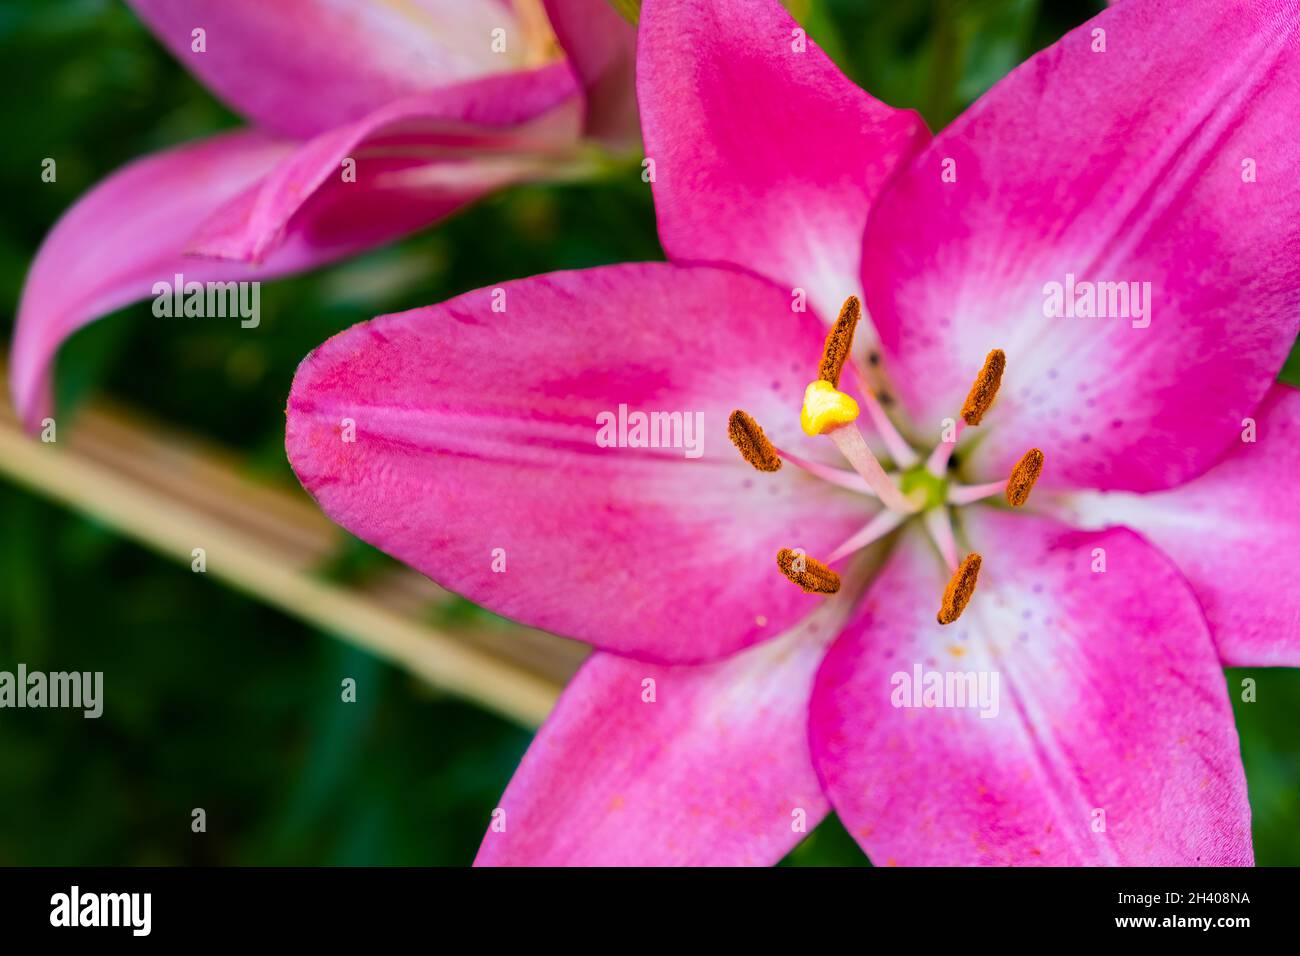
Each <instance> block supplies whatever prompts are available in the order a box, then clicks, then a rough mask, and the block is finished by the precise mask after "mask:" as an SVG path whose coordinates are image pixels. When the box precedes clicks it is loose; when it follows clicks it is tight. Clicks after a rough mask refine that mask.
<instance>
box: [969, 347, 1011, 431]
mask: <svg viewBox="0 0 1300 956" xmlns="http://www.w3.org/2000/svg"><path fill="white" fill-rule="evenodd" d="M1006 367H1007V356H1006V353H1005V352H1003V351H1002V350H1001V349H994V350H993V351H992V352H990V353H989V354H988V357H987V358H985V359H984V367H983V368H982V369H980V374H979V378H977V379H975V384H974V385H972V386H971V387H970V394H968V395H967V396H966V404H964V405H962V407H961V417H962V418H963V419H964V420H965V422H966V424H967V425H978V424H979V423H980V421H981V420H982V419H983V418H984V414H985V413H986V412H987V411H988V410H989V407H990V406H991V405H992V404H993V399H995V398H997V395H998V386H999V385H1001V384H1002V373H1003V371H1005V370H1006Z"/></svg>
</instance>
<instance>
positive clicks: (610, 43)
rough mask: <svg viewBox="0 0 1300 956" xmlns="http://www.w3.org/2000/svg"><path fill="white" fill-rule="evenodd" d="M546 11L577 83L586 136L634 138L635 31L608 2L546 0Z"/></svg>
mask: <svg viewBox="0 0 1300 956" xmlns="http://www.w3.org/2000/svg"><path fill="white" fill-rule="evenodd" d="M546 13H547V16H548V17H550V20H551V27H552V28H553V29H554V30H555V36H556V38H557V39H558V40H559V41H560V45H561V46H562V47H564V51H565V53H566V54H567V55H568V57H569V62H570V63H572V64H573V69H574V72H576V73H577V74H578V78H579V79H580V80H581V81H582V86H583V89H584V91H585V94H586V95H585V99H586V124H585V127H584V129H585V130H586V132H587V135H588V136H590V137H592V138H593V139H599V140H602V141H604V142H606V143H609V144H610V145H612V146H615V147H625V146H629V145H631V144H632V143H635V142H637V140H638V139H639V138H640V132H641V131H640V127H639V125H638V122H637V113H636V75H635V74H636V29H635V28H634V27H633V26H632V24H630V23H628V22H627V21H626V20H624V19H623V18H622V17H621V16H619V15H618V14H617V13H616V12H615V11H614V8H613V7H612V6H610V4H609V0H546Z"/></svg>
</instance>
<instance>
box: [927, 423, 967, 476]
mask: <svg viewBox="0 0 1300 956" xmlns="http://www.w3.org/2000/svg"><path fill="white" fill-rule="evenodd" d="M965 425H966V421H965V419H962V420H961V421H958V422H956V423H954V424H953V429H952V441H950V442H949V441H941V442H939V444H937V445H935V446H934V451H932V452H930V457H929V458H927V459H926V460H925V469H926V471H928V472H929V473H930V474H932V475H935V476H937V477H939V478H942V477H943V476H944V475H945V474H947V473H948V462H949V461H950V460H951V459H952V453H953V452H954V451H955V450H956V448H957V442H959V441H961V432H962V428H964V427H965Z"/></svg>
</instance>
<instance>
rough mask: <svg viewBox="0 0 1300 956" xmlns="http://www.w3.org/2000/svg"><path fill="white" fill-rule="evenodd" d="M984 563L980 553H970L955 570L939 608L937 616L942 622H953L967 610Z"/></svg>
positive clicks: (944, 591)
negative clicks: (981, 565)
mask: <svg viewBox="0 0 1300 956" xmlns="http://www.w3.org/2000/svg"><path fill="white" fill-rule="evenodd" d="M982 563H983V559H982V558H981V557H980V556H979V555H978V554H968V555H966V557H965V558H963V559H962V562H961V565H960V566H959V567H958V568H957V570H956V571H954V572H953V575H952V579H951V580H949V581H948V586H947V587H946V588H944V590H943V606H942V607H940V608H939V614H938V618H937V620H938V621H939V623H940V624H951V623H952V622H953V621H955V620H957V618H959V617H961V612H962V611H964V610H966V605H967V604H969V603H970V599H971V595H973V594H974V593H975V581H976V579H977V578H979V574H980V564H982Z"/></svg>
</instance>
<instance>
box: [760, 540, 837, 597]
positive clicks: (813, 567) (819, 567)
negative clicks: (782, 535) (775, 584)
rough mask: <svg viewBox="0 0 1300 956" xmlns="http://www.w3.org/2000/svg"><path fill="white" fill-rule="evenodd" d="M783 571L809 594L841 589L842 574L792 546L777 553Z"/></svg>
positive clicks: (777, 561) (831, 592) (827, 592)
mask: <svg viewBox="0 0 1300 956" xmlns="http://www.w3.org/2000/svg"><path fill="white" fill-rule="evenodd" d="M776 566H777V567H778V568H780V569H781V573H782V574H784V575H785V576H786V577H787V578H789V579H790V580H791V581H793V582H794V583H795V584H797V585H799V587H801V588H803V589H804V590H805V591H807V592H808V593H809V594H834V593H835V592H836V591H838V590H839V589H840V576H839V575H838V574H836V573H835V572H834V571H832V570H831V569H830V568H828V567H826V565H824V564H822V563H821V562H820V561H818V560H816V559H815V558H810V557H808V556H807V555H806V554H803V553H802V552H798V551H793V550H791V549H790V548H782V549H781V550H780V551H778V552H777V553H776Z"/></svg>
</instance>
